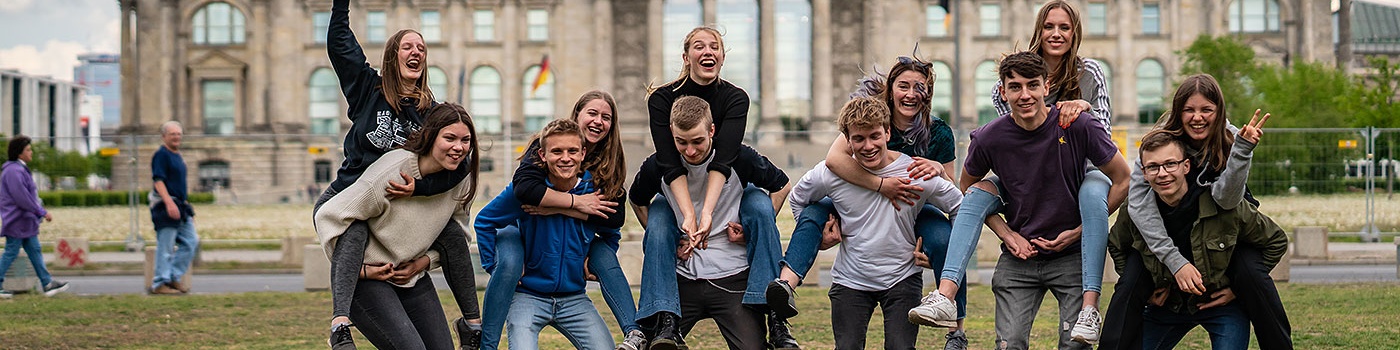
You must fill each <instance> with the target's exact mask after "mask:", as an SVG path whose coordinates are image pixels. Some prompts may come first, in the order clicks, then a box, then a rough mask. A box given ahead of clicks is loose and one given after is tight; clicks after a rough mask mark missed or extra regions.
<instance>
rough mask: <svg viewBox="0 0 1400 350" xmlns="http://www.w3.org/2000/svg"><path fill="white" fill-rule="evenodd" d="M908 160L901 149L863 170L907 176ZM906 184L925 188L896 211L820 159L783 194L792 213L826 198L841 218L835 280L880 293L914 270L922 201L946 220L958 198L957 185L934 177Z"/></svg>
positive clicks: (881, 174)
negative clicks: (876, 166) (892, 158)
mask: <svg viewBox="0 0 1400 350" xmlns="http://www.w3.org/2000/svg"><path fill="white" fill-rule="evenodd" d="M887 152H891V153H897V152H893V151H887ZM913 162H914V159H913V158H910V157H909V156H908V155H905V154H902V153H900V154H899V159H896V160H895V161H894V162H892V163H890V164H889V165H887V166H885V167H884V168H882V169H878V170H871V169H866V171H869V172H871V173H873V174H875V175H878V176H880V177H893V178H908V177H909V171H907V170H906V169H907V168H908V167H909V165H910V164H913ZM911 184H913V185H917V186H919V187H922V188H923V189H924V190H923V192H922V193H920V194H919V201H920V202H921V203H920V204H919V205H901V206H900V209H898V210H896V209H895V208H894V206H892V205H890V202H889V200H888V199H886V198H885V197H884V196H881V195H880V193H879V192H875V191H871V190H868V189H865V188H863V187H860V186H857V185H854V184H851V183H849V182H846V181H845V180H842V179H841V178H840V177H837V176H836V174H835V173H832V172H831V169H829V168H827V167H826V162H825V161H823V162H821V163H818V164H817V166H816V167H815V168H813V169H812V171H809V172H807V174H806V175H803V176H802V179H801V180H798V181H797V185H796V186H794V187H793V188H792V193H791V194H790V195H789V196H788V202H789V204H790V205H791V206H792V212H793V215H801V214H802V209H804V208H806V207H807V205H809V204H811V203H815V202H817V201H818V200H821V199H822V197H831V201H832V202H833V203H834V204H835V205H836V212H837V215H838V216H839V217H840V218H841V234H842V242H841V246H840V250H839V254H838V255H837V256H836V263H835V265H834V266H832V268H831V279H832V281H833V282H834V283H837V284H840V285H842V286H845V287H848V288H851V289H855V290H861V291H881V290H886V289H890V288H891V287H894V285H895V284H896V283H899V281H902V280H904V279H905V278H908V277H909V276H912V275H914V274H916V273H918V272H919V270H918V267H917V266H914V240H915V236H916V235H915V234H914V219H915V218H917V217H918V216H919V211H920V210H922V209H923V203H929V204H933V206H935V207H938V209H940V210H943V212H944V213H950V215H949V216H950V217H949V220H951V219H952V218H951V216H952V214H955V213H957V208H958V205H960V204H962V197H963V196H962V192H960V191H958V188H957V186H955V185H953V183H952V182H950V181H948V180H947V179H944V178H942V177H938V176H935V177H934V178H933V179H931V180H927V181H925V180H921V179H914V180H913V182H912V183H911Z"/></svg>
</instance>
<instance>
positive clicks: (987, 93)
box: [973, 60, 997, 125]
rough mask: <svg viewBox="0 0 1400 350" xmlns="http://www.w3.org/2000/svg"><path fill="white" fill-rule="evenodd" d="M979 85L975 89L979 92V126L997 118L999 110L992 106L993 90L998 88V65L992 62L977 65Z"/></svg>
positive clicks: (975, 85)
mask: <svg viewBox="0 0 1400 350" xmlns="http://www.w3.org/2000/svg"><path fill="white" fill-rule="evenodd" d="M975 72H976V74H974V75H973V76H974V77H976V78H977V83H976V84H973V88H974V89H976V90H977V101H976V102H975V103H974V105H976V106H977V125H983V124H987V123H989V122H991V121H992V120H993V119H996V118H997V109H996V107H993V106H992V89H994V88H996V86H997V64H996V63H995V62H992V61H991V60H987V61H982V63H978V64H977V70H976V71H975Z"/></svg>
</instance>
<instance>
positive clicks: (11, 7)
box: [0, 0, 34, 13]
mask: <svg viewBox="0 0 1400 350" xmlns="http://www.w3.org/2000/svg"><path fill="white" fill-rule="evenodd" d="M33 4H34V0H0V13H17V12H23V11H25V10H28V9H29V6H30V5H33Z"/></svg>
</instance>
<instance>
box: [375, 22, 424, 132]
mask: <svg viewBox="0 0 1400 350" xmlns="http://www.w3.org/2000/svg"><path fill="white" fill-rule="evenodd" d="M409 34H416V35H418V37H419V38H422V37H423V34H420V33H418V31H416V30H412V29H404V30H400V31H399V32H398V33H394V36H391V37H389V40H385V41H384V64H383V65H381V66H379V75H380V77H381V79H379V80H380V84H379V87H380V89H381V90H384V99H385V100H387V101H389V108H393V109H394V113H399V112H402V111H400V110H399V99H400V98H403V97H413V98H417V99H418V110H420V111H421V110H426V109H428V106H432V104H433V90H432V89H429V88H428V70H427V69H424V70H423V75H420V76H418V81H415V82H414V83H413V85H416V86H418V94H417V96H399V85H400V82H399V80H401V79H403V77H400V76H399V43H401V42H403V37H404V36H407V35H409ZM427 65H428V49H427V48H426V47H425V48H424V49H423V60H422V62H420V63H419V67H420V68H421V67H426V66H427Z"/></svg>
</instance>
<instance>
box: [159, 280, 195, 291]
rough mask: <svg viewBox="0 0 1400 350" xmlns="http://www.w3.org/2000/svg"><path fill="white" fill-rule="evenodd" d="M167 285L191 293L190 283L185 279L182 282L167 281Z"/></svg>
mask: <svg viewBox="0 0 1400 350" xmlns="http://www.w3.org/2000/svg"><path fill="white" fill-rule="evenodd" d="M165 285H167V286H170V288H175V290H178V291H180V293H185V294H189V293H190V284H189V283H185V281H180V282H167V283H165Z"/></svg>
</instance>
